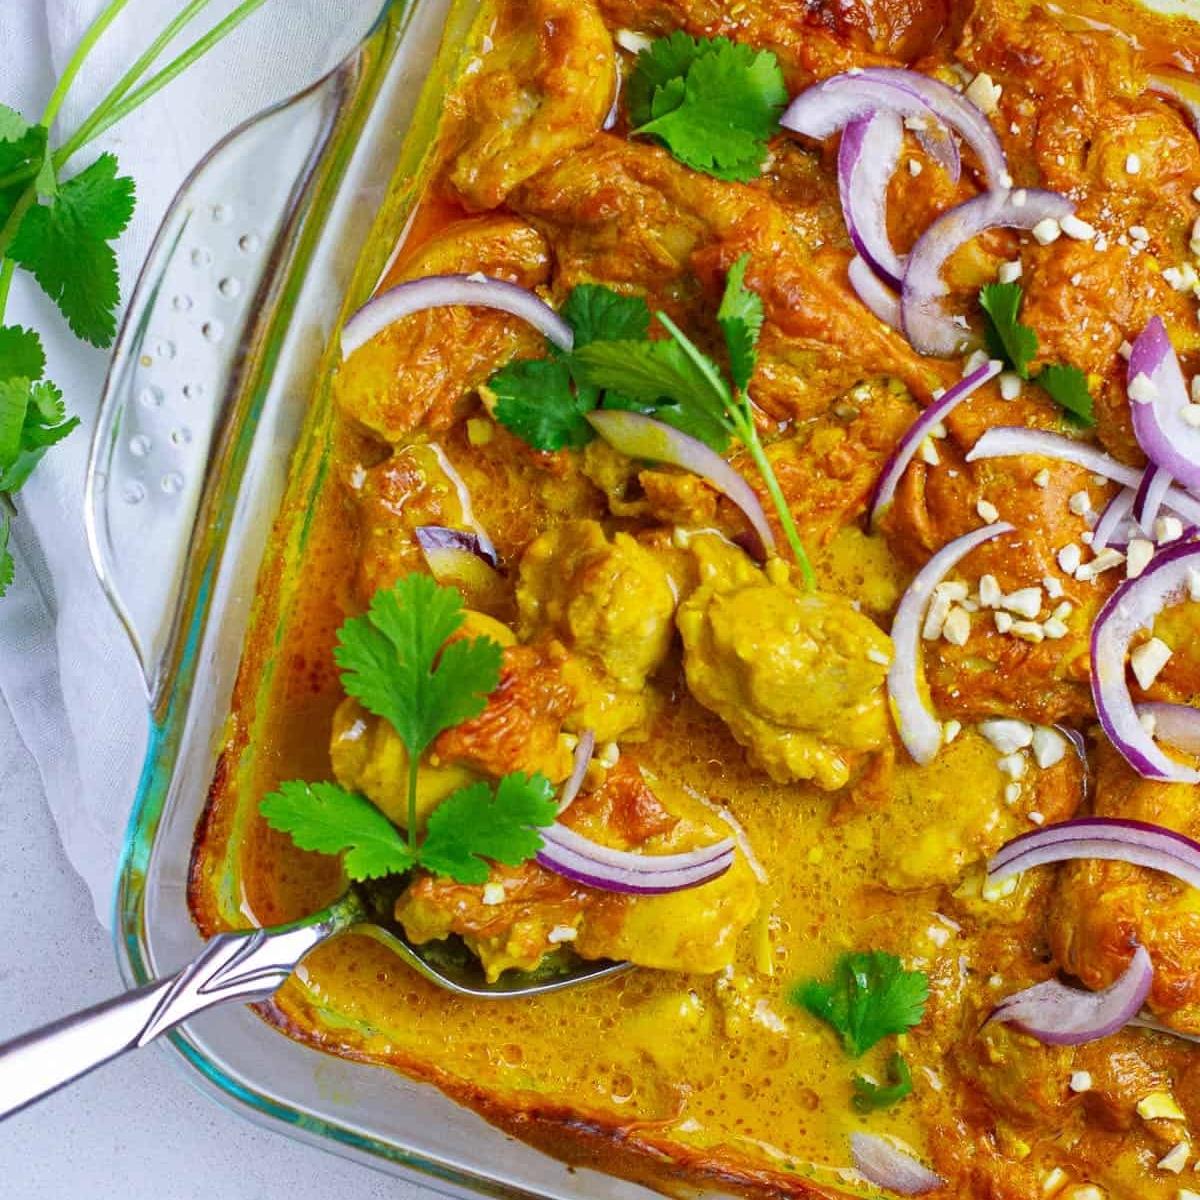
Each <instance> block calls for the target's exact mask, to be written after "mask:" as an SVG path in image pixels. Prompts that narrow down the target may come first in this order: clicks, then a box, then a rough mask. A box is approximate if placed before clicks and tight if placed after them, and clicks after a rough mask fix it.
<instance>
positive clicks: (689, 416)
mask: <svg viewBox="0 0 1200 1200" xmlns="http://www.w3.org/2000/svg"><path fill="white" fill-rule="evenodd" d="M603 407H604V408H606V409H609V408H616V409H621V410H623V411H624V412H635V413H641V414H642V415H643V416H647V417H653V418H654V419H655V420H656V421H662V422H663V424H664V425H673V426H674V427H675V428H676V429H678V430H679V431H680V432H681V433H687V434H690V435H691V436H692V437H694V438H699V439H700V441H702V442H703V443H704V444H705V445H706V446H708V447H709V449H710V450H715V451H717V453H718V454H720V453H723V452H724V451H725V450H727V449H728V448H729V431H728V430H727V429H726V428H725V426H724V425H722V424H721V422H720V421H718V420H716V419H714V418H713V417H712V416H711V415H710V414H709V413H708V412H707V411H706V410H705V409H703V408H700V407H697V406H696V405H691V406H689V407H686V408H685V407H684V406H683V405H682V404H675V403H672V402H670V401H664V400H658V401H651V400H637V399H634V397H632V396H623V395H622V394H621V393H620V392H605V394H604V404H603Z"/></svg>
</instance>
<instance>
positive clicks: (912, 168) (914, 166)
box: [908, 158, 925, 177]
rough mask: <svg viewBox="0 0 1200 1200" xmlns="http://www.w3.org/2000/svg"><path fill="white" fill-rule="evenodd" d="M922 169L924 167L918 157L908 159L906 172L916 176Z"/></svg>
mask: <svg viewBox="0 0 1200 1200" xmlns="http://www.w3.org/2000/svg"><path fill="white" fill-rule="evenodd" d="M924 169H925V168H924V167H923V166H922V165H921V163H920V161H919V160H918V159H915V158H910V159H909V160H908V173H909V174H910V175H912V176H914V177H916V176H917V175H920V173H921V172H922V171H923V170H924Z"/></svg>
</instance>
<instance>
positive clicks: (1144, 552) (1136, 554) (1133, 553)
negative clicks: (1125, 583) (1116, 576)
mask: <svg viewBox="0 0 1200 1200" xmlns="http://www.w3.org/2000/svg"><path fill="white" fill-rule="evenodd" d="M1153 557H1154V543H1153V542H1152V541H1150V540H1149V539H1148V538H1132V539H1131V540H1130V542H1129V547H1128V550H1127V552H1126V558H1125V578H1126V579H1136V578H1137V577H1138V576H1139V575H1140V574H1141V573H1142V572H1143V571H1144V570H1145V569H1146V568H1147V567H1148V566H1149V565H1150V560H1151V559H1152V558H1153Z"/></svg>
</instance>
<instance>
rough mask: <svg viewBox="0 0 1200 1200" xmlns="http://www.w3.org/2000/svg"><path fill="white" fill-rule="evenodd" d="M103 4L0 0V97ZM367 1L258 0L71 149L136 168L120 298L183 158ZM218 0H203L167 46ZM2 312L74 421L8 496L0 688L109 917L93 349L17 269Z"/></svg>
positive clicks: (207, 17) (138, 40)
mask: <svg viewBox="0 0 1200 1200" xmlns="http://www.w3.org/2000/svg"><path fill="white" fill-rule="evenodd" d="M182 4H183V0H130V3H129V4H128V6H127V7H126V8H125V10H124V11H123V12H122V14H121V16H120V17H119V18H118V19H117V21H116V22H115V23H114V24H113V26H112V27H111V28H110V29H109V30H108V31H107V32H106V34H105V35H104V37H103V39H102V40H101V41H100V43H99V45H98V46H97V47H96V49H95V50H94V51H93V52H92V54H91V55H90V57H89V58H88V61H87V63H86V65H85V67H84V69H83V71H82V72H81V74H80V76H79V78H78V79H77V81H76V83H75V85H74V86H73V88H72V90H71V92H70V94H69V96H68V98H67V101H66V103H65V104H64V105H63V108H62V111H61V113H60V116H59V123H58V129H59V134H60V137H59V140H61V139H62V136H65V135H69V134H70V132H71V131H72V130H73V129H74V128H75V127H76V126H77V125H78V123H79V122H80V121H81V120H83V119H84V118H85V117H86V116H87V114H88V113H89V112H90V111H91V109H92V107H93V105H94V104H95V102H96V101H97V100H98V99H99V98H100V97H101V96H102V95H103V94H104V93H105V92H106V91H107V90H108V88H109V87H110V86H111V85H112V84H113V83H114V82H115V81H116V79H117V78H118V77H119V76H120V75H121V73H122V72H123V71H124V70H125V69H126V68H127V67H128V66H129V65H130V63H131V62H132V61H133V60H134V58H136V57H137V55H138V54H139V53H140V52H141V51H142V49H144V47H145V46H146V44H147V43H148V42H149V41H150V40H151V38H153V37H154V36H155V35H156V34H157V32H158V31H159V30H160V29H161V28H162V26H163V25H164V24H165V23H166V22H167V21H168V20H169V19H170V18H171V17H172V16H173V15H174V14H175V13H176V12H177V11H178V10H179V9H180V8H181V7H182ZM102 6H103V0H0V52H2V61H3V62H4V64H5V67H4V70H3V73H0V103H4V104H7V105H10V106H11V107H13V108H16V109H17V110H19V111H20V112H22V113H24V114H25V115H26V116H27V117H30V118H32V119H36V116H37V115H38V114H40V112H41V109H42V107H43V105H44V104H45V102H46V99H47V97H48V95H49V93H50V90H51V88H52V86H53V82H54V80H55V79H56V78H57V76H58V73H59V71H60V70H61V68H62V66H63V64H64V62H65V61H66V60H67V58H68V56H69V55H70V53H71V50H72V48H73V47H74V46H75V44H76V43H77V41H78V40H79V37H80V35H81V33H82V32H83V31H84V30H85V29H86V28H87V26H88V25H89V24H90V22H91V20H92V18H93V17H94V16H95V15H96V13H97V12H98V11H99V10H100V9H101V7H102ZM382 6H383V0H267V3H266V4H264V5H263V7H262V8H261V9H259V10H258V12H256V13H255V14H254V16H252V17H250V18H249V20H247V21H246V22H245V24H243V25H242V26H241V27H240V28H239V29H238V30H237V31H236V32H235V33H234V34H233V35H232V36H231V37H230V38H228V39H226V41H225V42H223V43H222V44H221V45H220V46H219V47H218V48H217V49H216V50H214V51H213V52H212V53H211V54H210V55H209V56H208V57H206V58H205V59H204V60H202V61H201V62H200V63H198V64H196V65H195V66H193V67H192V68H191V69H190V70H189V71H187V72H186V73H185V74H183V75H182V76H181V77H180V78H178V79H176V80H175V81H174V82H172V83H171V84H170V85H169V86H168V87H167V88H165V89H163V91H161V92H160V93H159V94H158V95H157V96H155V97H153V98H152V99H151V100H150V101H149V102H148V103H147V104H146V105H145V106H144V107H143V108H142V109H140V110H138V112H136V113H135V114H133V115H132V116H131V117H129V118H127V119H126V120H125V121H124V122H122V123H121V124H119V125H117V126H114V127H113V128H112V129H111V130H109V132H108V133H107V134H106V135H105V136H104V137H103V138H101V139H99V140H98V141H97V142H96V143H94V144H93V146H90V147H88V148H87V150H85V151H84V152H82V153H81V155H80V156H79V158H78V159H76V160H75V163H74V166H75V169H79V167H81V166H84V165H86V164H87V163H88V162H90V161H91V160H92V158H93V157H94V155H95V154H96V153H99V152H100V151H101V150H111V151H113V152H114V153H115V154H116V155H117V156H118V158H119V160H120V163H121V168H122V171H123V172H124V173H125V174H129V175H132V176H133V178H134V179H135V181H136V183H137V196H138V204H137V210H136V213H135V215H134V218H133V222H132V224H131V226H130V228H129V229H128V230H127V231H126V233H125V234H124V236H123V237H122V238H121V241H120V243H119V246H118V257H119V260H120V266H121V283H122V295H123V297H128V293H129V289H130V288H131V287H132V285H133V282H134V280H135V279H136V278H137V272H138V268H139V266H140V265H141V262H142V260H143V258H144V257H145V254H146V252H147V251H148V249H149V246H150V241H151V239H152V238H153V236H154V232H155V230H156V229H157V227H158V224H159V222H160V220H161V218H162V216H163V213H164V211H165V209H166V207H167V205H168V204H169V202H170V200H171V197H172V196H173V195H174V193H175V191H176V189H177V188H178V187H179V185H180V183H182V181H183V178H184V176H185V175H186V173H187V172H188V171H189V170H190V169H191V167H192V166H193V165H194V164H195V162H196V161H197V160H198V159H199V158H200V157H201V156H202V155H203V154H204V153H205V152H206V151H207V150H208V149H209V148H210V146H212V145H213V143H215V142H216V141H217V140H219V138H221V137H222V136H223V135H224V134H225V133H227V132H228V131H229V130H230V129H232V128H233V127H234V126H235V125H236V124H238V123H239V122H240V121H242V120H245V119H246V118H247V117H249V116H251V115H253V114H254V113H255V112H257V111H258V110H259V109H261V108H263V107H265V106H266V105H268V104H271V103H274V102H276V101H278V100H280V99H283V98H284V97H286V96H288V95H290V94H291V93H293V92H295V91H297V90H298V89H299V88H301V87H303V86H304V85H306V84H308V83H310V82H311V81H312V80H314V79H316V78H317V77H318V76H319V75H321V74H322V73H323V72H324V71H326V70H328V69H330V68H331V67H332V66H334V65H335V64H336V63H337V62H338V60H339V59H340V58H341V57H343V55H345V54H346V53H348V52H349V51H350V49H352V47H353V45H354V43H355V42H356V41H357V40H358V39H359V38H360V37H361V36H362V34H363V33H364V32H365V31H366V30H367V29H368V28H369V26H370V23H371V21H372V19H373V18H374V17H375V15H376V14H377V13H378V11H379V10H380V9H381V8H382ZM233 7H234V0H214V3H213V4H212V5H211V6H210V9H209V10H206V11H205V13H204V15H203V16H202V17H201V18H200V19H199V21H198V22H197V25H196V28H195V32H190V31H186V32H185V33H184V34H183V35H182V37H181V39H180V41H179V43H178V48H179V49H182V48H183V46H185V45H187V44H188V42H189V41H190V40H191V39H192V38H193V37H195V36H199V33H200V32H202V31H203V30H204V29H205V28H207V26H208V25H210V24H211V23H212V22H213V21H215V20H217V19H219V18H220V17H222V16H224V15H225V14H226V13H228V12H229V11H230V10H231V9H232V8H233ZM170 53H171V52H170V51H168V56H169V55H170ZM5 323H9V324H11V323H17V324H23V325H31V326H33V327H34V328H36V329H38V330H39V331H40V332H41V334H42V339H43V342H44V344H45V347H46V356H47V374H48V375H49V377H50V378H51V379H53V380H54V381H55V382H56V383H57V384H58V385H59V386H60V387H61V388H62V389H63V393H64V395H65V398H66V401H67V405H68V407H69V409H70V411H71V412H73V413H75V414H77V415H78V416H79V417H80V418H81V420H82V423H83V427H82V428H81V429H79V430H77V431H76V432H75V433H73V434H72V435H71V436H70V437H69V438H68V439H67V440H66V441H65V442H64V443H62V444H61V445H59V446H58V447H56V448H55V449H54V450H53V451H52V452H51V453H50V454H48V455H47V457H46V458H45V459H44V461H43V462H42V464H41V466H40V467H39V468H38V470H37V471H36V472H35V474H34V476H33V478H32V479H31V480H30V482H29V483H28V484H27V485H26V487H25V488H24V489H23V490H22V492H21V494H20V495H19V496H18V498H17V503H18V508H19V510H20V516H19V518H18V519H17V520H16V521H15V522H14V533H13V540H14V543H15V544H14V547H13V549H14V557H15V558H16V563H17V579H16V582H15V584H14V585H13V586H12V587H11V588H10V589H9V593H8V595H7V596H6V597H5V598H4V599H3V600H0V700H2V701H3V702H4V703H5V704H6V705H7V706H8V708H9V709H10V710H11V712H12V715H13V718H14V720H15V722H16V726H17V729H18V731H19V732H20V735H21V738H22V740H23V741H24V742H25V744H26V746H27V747H28V748H29V750H30V752H31V753H32V755H33V757H34V759H35V760H36V762H37V764H38V769H39V771H40V773H41V777H42V782H43V785H44V787H45V791H46V798H47V801H48V803H49V806H50V810H51V812H52V813H53V815H54V819H55V822H56V824H57V826H58V829H59V833H60V835H61V837H62V841H63V847H64V849H65V851H66V853H67V857H68V858H69V859H70V861H71V863H72V864H73V865H74V867H75V869H76V870H77V871H78V872H79V874H80V875H81V876H82V877H83V879H84V882H85V883H86V884H87V886H88V889H89V890H90V891H91V894H92V898H93V901H94V903H95V906H96V914H97V916H98V917H99V919H100V921H101V922H102V923H103V924H105V925H108V924H110V923H111V918H112V912H111V908H112V893H113V883H114V880H115V875H116V866H117V860H118V857H119V854H120V848H121V845H122V842H123V839H124V834H125V825H126V821H127V818H128V815H129V809H130V805H131V802H132V799H133V795H134V791H135V789H136V786H137V779H138V774H139V771H140V768H141V764H142V755H143V752H144V749H145V740H146V728H147V718H146V704H145V700H144V698H143V694H142V689H141V684H140V682H139V679H138V674H137V668H136V666H135V663H134V660H133V655H132V652H131V651H130V649H129V647H128V644H127V642H126V640H125V636H124V633H123V632H122V630H121V628H120V626H119V625H118V623H117V621H116V620H115V618H114V617H113V616H112V614H111V613H110V611H109V609H108V605H107V603H106V601H105V599H104V597H103V595H102V594H101V592H100V588H99V586H98V584H97V583H96V580H95V577H94V575H93V572H92V566H91V561H90V559H89V557H88V552H87V545H86V540H85V537H84V529H83V519H82V510H83V475H84V465H85V462H86V459H87V451H88V444H89V441H90V438H91V431H92V427H93V426H94V423H95V416H96V407H97V402H98V399H99V394H100V388H101V386H102V383H103V380H104V374H105V370H106V368H107V364H108V355H107V354H106V353H105V352H103V351H99V350H94V349H91V348H89V347H87V346H84V345H82V344H81V343H79V342H78V341H76V340H75V339H74V338H73V337H72V335H71V334H70V332H69V331H68V329H67V327H66V325H65V323H64V322H63V321H62V319H61V318H60V317H59V315H58V314H57V312H56V311H55V309H54V307H53V305H52V304H51V303H50V302H49V301H48V300H46V299H45V297H43V296H42V295H41V293H40V292H38V291H37V289H36V287H35V286H33V285H32V284H31V283H30V281H29V280H27V279H23V278H21V274H20V273H18V275H17V279H16V281H15V283H14V286H13V293H12V296H11V297H10V299H9V304H8V309H7V312H6V314H5Z"/></svg>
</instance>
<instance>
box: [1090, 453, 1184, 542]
mask: <svg viewBox="0 0 1200 1200" xmlns="http://www.w3.org/2000/svg"><path fill="white" fill-rule="evenodd" d="M1172 482H1173V480H1172V479H1171V472H1170V471H1164V470H1163V469H1162V467H1155V466H1149V467H1147V468H1146V470H1145V471H1143V472H1142V482H1141V483H1139V484H1138V488H1137V491H1136V492H1135V493H1134V496H1133V509H1132V512H1133V519H1134V520H1135V521H1136V522H1137V523H1138V524H1139V525H1140V526H1141V527H1142V530H1143V531H1144V532H1145V533H1148V534H1150V536H1151V537H1153V536H1154V533H1153V531H1154V520H1155V518H1156V517H1157V516H1158V513H1159V510H1160V509H1161V508H1162V505H1163V500H1164V499H1165V498H1166V495H1167V493H1168V492H1169V491H1170V490H1171V484H1172ZM1092 544H1093V545H1095V538H1093V539H1092Z"/></svg>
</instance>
